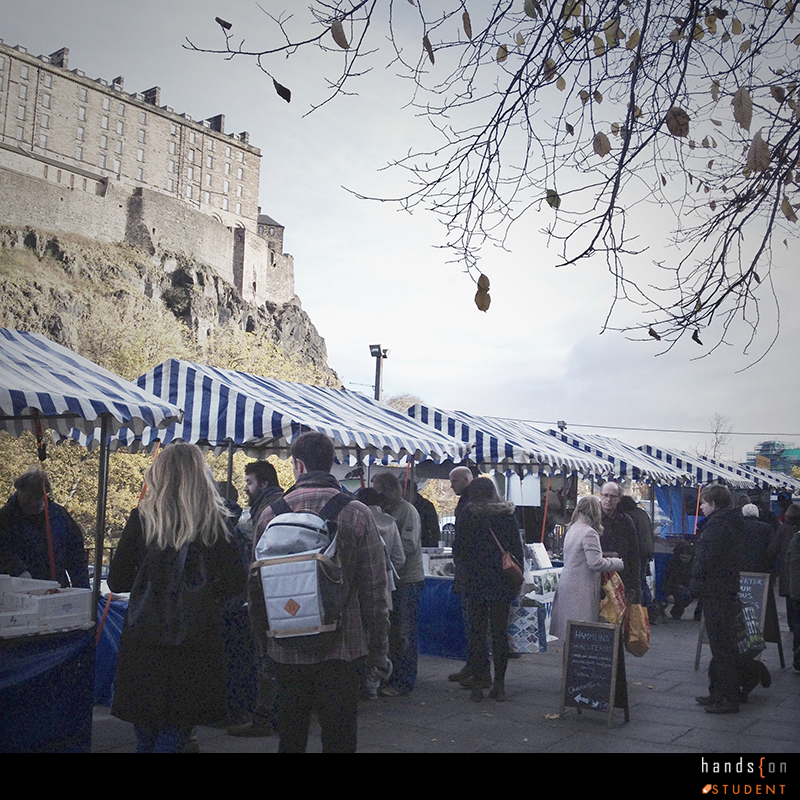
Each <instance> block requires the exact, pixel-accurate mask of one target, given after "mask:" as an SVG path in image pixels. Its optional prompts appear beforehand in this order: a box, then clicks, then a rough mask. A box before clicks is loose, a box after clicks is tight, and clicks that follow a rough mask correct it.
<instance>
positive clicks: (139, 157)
mask: <svg viewBox="0 0 800 800" xmlns="http://www.w3.org/2000/svg"><path fill="white" fill-rule="evenodd" d="M136 160H137V161H144V150H142V148H141V147H140V148H139V149H138V150H137V151H136Z"/></svg>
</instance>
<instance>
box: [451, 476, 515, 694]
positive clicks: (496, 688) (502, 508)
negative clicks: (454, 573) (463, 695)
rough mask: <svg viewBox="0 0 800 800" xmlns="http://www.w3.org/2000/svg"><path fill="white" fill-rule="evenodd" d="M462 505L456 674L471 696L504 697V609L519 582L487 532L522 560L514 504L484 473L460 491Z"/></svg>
mask: <svg viewBox="0 0 800 800" xmlns="http://www.w3.org/2000/svg"><path fill="white" fill-rule="evenodd" d="M464 496H465V505H464V510H463V512H461V513H460V514H459V517H458V519H457V521H456V525H457V533H456V537H455V540H454V543H453V560H454V561H455V562H457V563H458V570H459V575H460V576H461V584H460V593H461V598H462V602H464V603H466V604H467V611H468V613H467V643H468V652H469V655H468V658H467V671H468V672H469V676H468V677H467V678H465V679H464V680H462V685H463V686H464V687H465V688H469V689H471V690H472V699H473V700H475V701H476V702H478V701H480V700H482V699H483V689H491V691H490V692H489V696H490V697H491V698H493V699H494V700H505V699H506V696H505V674H506V667H507V666H508V632H507V631H508V613H509V609H510V606H511V602H512V601H513V600H514V598H515V597H516V596H517V594H518V593H519V587H518V586H516V585H514V584H513V583H511V582H510V581H509V580H508V579H507V578H506V576H505V575H504V573H503V559H502V554H501V552H500V549H499V548H498V546H497V543H496V542H495V540H494V538H493V537H492V533H494V535H495V536H496V537H497V539H498V541H499V542H500V544H501V545H502V547H503V549H505V550H507V551H509V552H510V553H511V554H512V555H513V556H514V558H516V559H517V560H518V561H519V563H520V564H522V563H523V552H522V540H521V538H520V535H519V530H518V526H517V522H516V519H515V518H514V504H513V503H506V502H504V501H503V500H501V499H500V497H499V496H498V494H497V491H496V489H495V487H494V483H493V482H492V481H491V480H490V479H489V478H476V479H475V480H473V481H472V482H471V483H470V484H469V486H467V488H466V489H465V491H464ZM488 628H491V632H492V653H493V658H494V680H492V677H491V672H490V665H489V653H488V648H487V645H486V638H487V637H486V634H487V629H488Z"/></svg>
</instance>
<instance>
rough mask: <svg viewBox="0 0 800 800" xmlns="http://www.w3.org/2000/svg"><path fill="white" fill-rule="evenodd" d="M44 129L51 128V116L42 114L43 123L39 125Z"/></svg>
mask: <svg viewBox="0 0 800 800" xmlns="http://www.w3.org/2000/svg"><path fill="white" fill-rule="evenodd" d="M39 124H40V125H41V126H42V127H43V128H49V127H50V115H49V114H42V116H41V121H40V123H39Z"/></svg>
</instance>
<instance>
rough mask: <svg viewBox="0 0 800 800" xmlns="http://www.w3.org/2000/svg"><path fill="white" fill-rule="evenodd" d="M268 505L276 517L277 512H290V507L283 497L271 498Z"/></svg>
mask: <svg viewBox="0 0 800 800" xmlns="http://www.w3.org/2000/svg"><path fill="white" fill-rule="evenodd" d="M269 507H270V508H271V509H272V511H273V513H274V514H275V516H276V517H277V516H278V515H279V514H291V513H292V507H291V506H290V505H289V504H288V503H287V502H286V500H285V499H284V498H283V497H279V498H278V499H277V500H273V501H272V502H271V503H270V504H269Z"/></svg>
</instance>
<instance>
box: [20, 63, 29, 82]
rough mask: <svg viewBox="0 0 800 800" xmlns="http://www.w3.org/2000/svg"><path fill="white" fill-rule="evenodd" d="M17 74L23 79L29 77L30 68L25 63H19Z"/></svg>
mask: <svg viewBox="0 0 800 800" xmlns="http://www.w3.org/2000/svg"><path fill="white" fill-rule="evenodd" d="M19 76H20V78H23V79H24V80H28V78H30V70H29V69H28V65H27V64H20V65H19Z"/></svg>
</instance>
